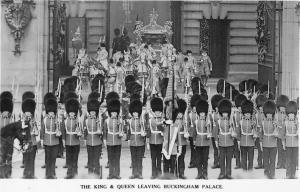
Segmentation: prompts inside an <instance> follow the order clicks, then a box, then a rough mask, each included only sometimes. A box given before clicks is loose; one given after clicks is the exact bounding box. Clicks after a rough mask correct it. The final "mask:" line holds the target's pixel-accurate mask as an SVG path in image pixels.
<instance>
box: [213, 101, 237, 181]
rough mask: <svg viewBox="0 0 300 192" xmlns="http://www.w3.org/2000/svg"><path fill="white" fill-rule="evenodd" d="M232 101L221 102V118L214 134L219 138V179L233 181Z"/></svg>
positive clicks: (217, 143)
mask: <svg viewBox="0 0 300 192" xmlns="http://www.w3.org/2000/svg"><path fill="white" fill-rule="evenodd" d="M231 108H232V106H231V101H229V100H228V99H223V100H221V101H220V102H219V105H218V111H219V118H218V120H217V124H216V126H215V127H214V130H213V134H214V137H215V138H218V141H215V142H216V145H217V147H218V148H219V151H220V169H221V172H220V175H219V177H218V179H232V177H231V160H232V155H233V145H234V143H233V138H234V136H235V135H234V131H235V130H234V127H233V122H232V120H231Z"/></svg>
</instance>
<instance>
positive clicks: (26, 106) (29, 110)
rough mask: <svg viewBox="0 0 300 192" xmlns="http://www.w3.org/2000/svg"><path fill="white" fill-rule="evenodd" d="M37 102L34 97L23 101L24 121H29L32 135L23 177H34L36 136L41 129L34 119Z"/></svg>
mask: <svg viewBox="0 0 300 192" xmlns="http://www.w3.org/2000/svg"><path fill="white" fill-rule="evenodd" d="M35 106H36V103H35V101H34V100H33V99H25V100H24V101H23V102H22V112H23V116H22V121H23V122H27V121H28V126H30V135H31V139H30V142H31V145H30V147H29V149H28V150H26V152H25V153H24V154H23V159H24V172H23V178H25V179H34V178H35V176H34V162H35V156H36V151H37V141H36V136H38V135H39V130H38V128H37V124H36V122H35V119H34V112H35Z"/></svg>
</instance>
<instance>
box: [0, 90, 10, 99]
mask: <svg viewBox="0 0 300 192" xmlns="http://www.w3.org/2000/svg"><path fill="white" fill-rule="evenodd" d="M0 98H1V99H10V100H13V95H12V93H11V92H9V91H3V92H2V93H1V95H0Z"/></svg>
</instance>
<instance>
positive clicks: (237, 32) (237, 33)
mask: <svg viewBox="0 0 300 192" xmlns="http://www.w3.org/2000/svg"><path fill="white" fill-rule="evenodd" d="M229 35H230V36H234V37H255V36H256V35H257V31H256V29H255V28H252V29H248V28H238V29H234V28H233V29H231V30H230V31H229Z"/></svg>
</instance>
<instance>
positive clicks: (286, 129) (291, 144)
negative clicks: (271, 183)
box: [282, 101, 299, 179]
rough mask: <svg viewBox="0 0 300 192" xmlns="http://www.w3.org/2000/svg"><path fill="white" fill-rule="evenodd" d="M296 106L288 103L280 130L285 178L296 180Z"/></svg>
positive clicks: (297, 151)
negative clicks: (284, 153)
mask: <svg viewBox="0 0 300 192" xmlns="http://www.w3.org/2000/svg"><path fill="white" fill-rule="evenodd" d="M297 113H298V105H297V103H296V102H295V101H290V102H288V104H287V107H286V114H287V118H286V119H285V120H284V124H283V129H282V131H283V132H282V142H283V147H284V148H285V150H286V161H287V164H286V165H287V167H286V178H287V179H296V178H297V177H296V175H295V173H296V167H297V164H298V154H299V147H298V145H299V140H298V139H299V138H298V135H299V121H298V117H297Z"/></svg>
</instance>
